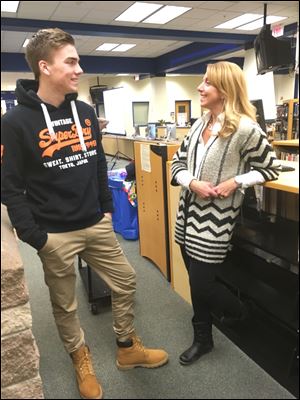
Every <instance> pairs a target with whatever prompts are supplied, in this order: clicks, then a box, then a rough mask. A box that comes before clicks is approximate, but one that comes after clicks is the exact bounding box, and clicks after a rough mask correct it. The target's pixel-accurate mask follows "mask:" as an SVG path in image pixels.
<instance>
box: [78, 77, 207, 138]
mask: <svg viewBox="0 0 300 400" xmlns="http://www.w3.org/2000/svg"><path fill="white" fill-rule="evenodd" d="M201 80H202V76H200V75H199V76H184V77H165V78H164V77H154V78H147V79H143V80H140V81H135V80H134V78H133V77H132V76H128V77H99V80H98V81H99V85H107V86H108V88H112V87H124V89H125V93H126V100H127V101H126V104H124V109H125V121H126V127H125V129H126V131H127V133H128V135H131V134H132V133H133V132H134V129H133V121H132V102H133V101H149V105H150V107H149V122H157V121H158V120H159V119H164V120H166V121H170V120H171V117H170V113H171V112H175V100H191V117H192V118H198V117H200V115H201V110H200V101H199V93H198V92H197V86H198V85H199V83H200V82H201ZM97 84H98V82H97V78H82V81H81V83H80V86H79V97H80V98H81V99H82V100H84V99H86V101H87V102H89V103H91V99H90V97H89V95H88V96H87V95H86V91H87V92H88V90H89V86H93V85H97Z"/></svg>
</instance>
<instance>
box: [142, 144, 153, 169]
mask: <svg viewBox="0 0 300 400" xmlns="http://www.w3.org/2000/svg"><path fill="white" fill-rule="evenodd" d="M141 168H142V171H145V172H151V162H150V145H149V144H141Z"/></svg>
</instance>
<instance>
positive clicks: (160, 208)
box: [134, 141, 179, 280]
mask: <svg viewBox="0 0 300 400" xmlns="http://www.w3.org/2000/svg"><path fill="white" fill-rule="evenodd" d="M178 147H179V144H169V143H153V142H152V143H151V142H150V143H147V141H142V142H138V141H136V142H135V143H134V153H135V166H136V183H137V196H138V218H139V233H140V254H141V255H142V256H144V257H147V258H149V259H150V260H152V261H153V262H154V264H155V265H156V266H157V267H158V268H159V269H160V271H161V272H162V273H163V275H164V276H165V277H166V278H167V279H168V280H170V253H169V230H168V201H167V174H166V166H167V161H170V160H172V158H173V155H174V153H175V152H176V150H177V149H178Z"/></svg>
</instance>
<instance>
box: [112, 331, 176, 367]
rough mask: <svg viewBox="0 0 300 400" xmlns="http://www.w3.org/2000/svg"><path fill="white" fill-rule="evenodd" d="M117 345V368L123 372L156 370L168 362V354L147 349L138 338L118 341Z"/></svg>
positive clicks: (158, 350)
mask: <svg viewBox="0 0 300 400" xmlns="http://www.w3.org/2000/svg"><path fill="white" fill-rule="evenodd" d="M117 345H118V352H117V367H118V368H119V369H121V370H125V369H131V368H135V367H144V368H156V367H160V366H161V365H164V364H166V363H167V362H168V358H169V357H168V353H166V352H165V351H164V350H160V349H147V348H145V347H144V346H143V344H142V342H141V340H140V338H138V337H137V336H133V337H132V338H130V339H128V340H127V341H126V342H119V341H117Z"/></svg>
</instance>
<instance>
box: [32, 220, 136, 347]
mask: <svg viewBox="0 0 300 400" xmlns="http://www.w3.org/2000/svg"><path fill="white" fill-rule="evenodd" d="M38 255H39V256H40V258H41V261H42V263H43V268H44V274H45V282H46V284H47V286H48V287H49V292H50V299H51V303H52V308H53V314H54V318H55V322H56V325H57V329H58V332H59V335H60V337H61V339H62V341H63V343H64V346H65V348H66V350H67V352H68V353H71V352H73V351H75V350H77V349H78V348H79V347H80V346H81V345H82V344H83V343H84V333H83V330H82V329H81V327H80V322H79V318H78V315H77V300H76V294H75V284H76V272H75V266H74V259H75V257H76V256H77V255H79V256H80V257H81V258H82V259H83V260H84V261H85V262H86V263H87V264H88V265H89V266H90V267H91V268H93V269H94V271H95V272H96V273H97V274H98V275H99V276H100V277H101V278H102V279H103V281H105V282H106V283H107V285H108V286H109V287H110V289H111V291H112V314H113V329H114V331H115V333H116V335H117V338H119V339H120V338H122V339H126V338H127V337H129V336H130V335H131V334H132V333H133V332H134V326H133V318H134V314H133V301H134V293H135V271H134V269H133V268H132V267H131V265H130V264H129V263H128V261H127V259H126V257H125V255H124V253H123V251H122V249H121V247H120V244H119V242H118V241H117V238H116V235H115V233H114V231H113V228H112V221H111V219H110V217H107V216H104V217H103V219H102V220H101V221H100V222H98V223H97V224H96V225H94V226H91V227H89V228H85V229H81V230H78V231H72V232H63V233H49V234H48V240H47V242H46V244H45V246H44V247H43V248H42V249H41V250H40V251H39V252H38Z"/></svg>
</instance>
